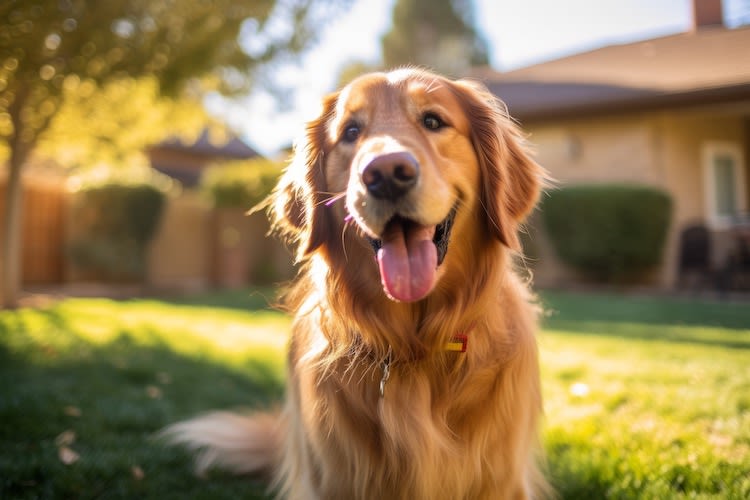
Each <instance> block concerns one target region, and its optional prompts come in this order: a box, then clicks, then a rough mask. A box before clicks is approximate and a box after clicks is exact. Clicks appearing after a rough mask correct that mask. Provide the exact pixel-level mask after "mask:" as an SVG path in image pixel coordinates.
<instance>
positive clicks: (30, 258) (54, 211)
mask: <svg viewBox="0 0 750 500" xmlns="http://www.w3.org/2000/svg"><path fill="white" fill-rule="evenodd" d="M23 189H24V192H23V223H22V234H23V237H22V245H23V247H22V251H21V258H22V272H21V281H22V283H23V284H24V285H29V284H32V285H33V284H56V283H62V282H63V279H64V268H65V219H66V217H65V214H66V210H67V208H66V204H67V192H66V191H65V186H64V181H62V180H60V179H54V180H43V179H24V184H23ZM5 203H6V179H5V178H2V177H0V225H2V224H3V222H2V221H4V220H5Z"/></svg>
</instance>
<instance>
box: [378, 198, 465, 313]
mask: <svg viewBox="0 0 750 500" xmlns="http://www.w3.org/2000/svg"><path fill="white" fill-rule="evenodd" d="M455 217H456V208H455V207H454V208H453V209H452V210H451V211H450V213H449V214H448V216H447V217H446V218H445V220H443V222H441V223H440V224H438V225H436V226H422V225H420V224H418V223H416V222H414V221H412V220H410V219H405V218H403V217H400V216H396V217H394V218H392V219H391V220H390V221H389V222H388V224H387V225H386V227H385V230H384V231H383V234H382V235H381V237H380V239H372V238H370V239H369V240H370V244H371V245H372V247H373V249H374V250H375V253H376V255H377V260H378V267H379V269H380V280H381V282H382V284H383V290H384V291H385V293H386V294H387V295H388V296H389V297H390V298H391V299H393V300H397V301H401V302H415V301H418V300H421V299H423V298H424V297H426V296H427V294H429V293H430V292H431V291H432V289H433V288H434V286H435V281H436V277H437V268H438V267H439V266H440V264H442V263H443V260H444V259H445V255H446V254H447V252H448V243H449V241H450V234H451V229H452V228H453V222H454V220H455Z"/></svg>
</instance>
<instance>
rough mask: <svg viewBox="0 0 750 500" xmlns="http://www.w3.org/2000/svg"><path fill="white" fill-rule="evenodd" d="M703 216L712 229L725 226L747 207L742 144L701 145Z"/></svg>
mask: <svg viewBox="0 0 750 500" xmlns="http://www.w3.org/2000/svg"><path fill="white" fill-rule="evenodd" d="M703 166H704V173H705V189H706V219H707V221H708V223H709V225H711V226H712V227H714V228H715V229H721V228H726V227H727V226H729V225H730V224H731V223H732V220H733V219H734V218H736V217H738V216H740V215H742V214H744V212H745V211H746V210H747V199H746V192H745V163H744V159H743V157H742V148H741V147H740V145H739V144H736V143H730V142H711V143H707V144H706V145H704V147H703Z"/></svg>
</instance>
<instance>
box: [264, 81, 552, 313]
mask: <svg viewBox="0 0 750 500" xmlns="http://www.w3.org/2000/svg"><path fill="white" fill-rule="evenodd" d="M542 178H543V171H542V169H541V168H540V167H539V166H538V165H537V164H536V163H535V162H534V161H533V160H532V159H531V158H530V157H529V155H528V154H527V152H526V150H525V147H524V144H523V139H522V137H521V135H520V132H519V130H518V128H517V127H516V126H515V125H514V124H513V122H512V120H511V119H510V118H509V116H508V114H507V112H506V110H505V107H504V105H503V104H502V103H501V102H500V101H499V100H498V99H497V98H495V97H494V96H493V95H492V94H490V92H489V91H488V90H487V89H486V88H484V86H482V85H480V84H477V83H473V82H470V81H464V80H459V81H451V80H448V79H446V78H443V77H440V76H438V75H435V74H432V73H428V72H425V71H421V70H414V69H403V70H397V71H393V72H390V73H373V74H368V75H365V76H362V77H360V78H358V79H356V80H354V81H353V82H352V83H350V84H349V85H347V86H346V87H345V88H344V89H342V90H341V91H340V92H338V93H335V94H332V95H330V96H328V97H327V98H326V99H325V100H324V101H323V110H322V112H321V114H320V116H319V117H318V118H317V119H315V120H313V121H312V122H310V123H309V124H308V126H307V134H306V137H305V140H304V142H303V143H302V144H298V145H297V149H296V154H295V158H294V160H293V162H292V164H291V165H290V166H289V168H288V169H287V171H286V172H285V174H284V175H283V177H282V179H281V181H280V182H279V184H278V186H277V188H276V190H275V191H274V194H273V195H272V196H273V209H272V216H273V219H274V222H275V225H276V227H277V228H280V229H281V230H282V231H283V232H285V233H286V234H288V235H290V236H292V238H293V239H294V240H295V241H296V243H297V245H298V257H299V258H300V259H304V258H306V257H308V256H310V255H311V254H313V253H315V252H318V251H322V252H324V254H325V255H328V256H330V255H331V253H332V252H333V251H334V250H335V248H334V247H336V248H338V247H341V246H342V245H344V244H345V242H346V240H347V239H348V238H352V239H353V240H355V241H353V242H352V245H354V246H355V247H356V248H357V249H358V250H359V251H364V250H366V251H368V252H373V251H374V252H375V254H376V256H377V269H378V270H379V275H380V280H381V283H382V286H383V290H384V292H385V293H386V294H387V295H388V296H389V297H390V298H392V299H395V300H398V301H403V302H414V301H418V300H420V299H422V298H424V297H426V296H427V295H428V294H429V293H430V292H431V291H432V289H433V288H434V286H435V284H436V282H437V281H438V280H439V279H440V275H441V267H442V265H443V262H444V261H445V259H446V257H447V256H448V255H449V254H450V249H451V247H452V246H453V245H454V244H455V243H454V240H455V239H456V238H458V237H461V238H462V239H464V238H467V239H468V235H469V234H471V235H473V240H474V243H465V244H487V243H490V244H491V243H492V242H497V243H500V244H503V245H505V246H507V247H509V248H511V249H517V248H518V246H519V243H518V239H517V236H516V231H517V228H518V224H519V222H520V221H521V220H522V219H523V218H524V217H525V215H526V214H527V213H528V212H529V211H530V210H531V208H532V207H533V205H534V204H535V202H536V199H537V197H538V193H539V189H540V181H541V179H542ZM454 226H455V227H454ZM462 229H463V231H462ZM462 232H463V233H465V234H461V233H462ZM350 251H351V250H350ZM359 265H361V266H366V265H371V264H370V262H369V261H365V262H362V263H360V264H359ZM372 265H373V267H374V266H375V264H372Z"/></svg>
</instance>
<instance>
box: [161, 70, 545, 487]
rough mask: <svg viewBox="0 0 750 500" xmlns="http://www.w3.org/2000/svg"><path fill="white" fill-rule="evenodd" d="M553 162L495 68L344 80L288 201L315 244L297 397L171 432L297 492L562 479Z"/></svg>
mask: <svg viewBox="0 0 750 500" xmlns="http://www.w3.org/2000/svg"><path fill="white" fill-rule="evenodd" d="M544 179H545V174H544V171H543V170H542V169H541V167H539V166H538V165H537V164H536V163H535V162H534V161H533V159H532V158H531V157H530V156H529V153H528V152H527V150H526V149H525V145H524V140H523V137H522V135H521V133H520V131H519V129H518V128H517V127H516V125H515V124H514V122H513V121H512V119H511V118H510V117H509V116H508V113H507V111H506V109H505V107H504V105H503V104H502V103H501V102H500V101H499V100H498V99H497V98H495V97H494V96H493V95H492V94H490V93H489V91H488V90H487V89H486V88H484V87H483V86H482V85H481V84H478V83H474V82H471V81H465V80H458V81H453V80H449V79H447V78H444V77H441V76H439V75H436V74H433V73H429V72H426V71H422V70H417V69H400V70H396V71H392V72H389V73H373V74H368V75H365V76H361V77H359V78H357V79H356V80H354V81H353V82H352V83H350V84H349V85H347V86H346V87H345V88H344V89H343V90H341V91H339V92H337V93H335V94H333V95H330V96H328V97H327V98H326V99H325V100H324V101H323V106H322V112H321V114H320V116H319V117H318V118H317V119H314V120H313V121H311V122H310V123H309V124H308V126H307V130H306V136H305V138H304V141H303V142H302V143H300V144H298V145H297V149H296V153H295V157H294V159H293V161H292V163H291V164H290V166H289V167H288V168H287V170H286V171H285V173H284V175H283V176H282V178H281V180H280V182H279V184H278V186H277V187H276V189H275V190H274V192H273V194H272V195H271V198H270V202H269V206H270V212H271V217H272V219H273V222H274V225H275V227H276V228H277V229H278V230H279V231H281V232H282V233H283V234H284V235H286V236H287V237H289V238H290V239H291V240H292V242H293V244H294V245H295V247H296V249H297V256H298V260H299V261H300V263H301V268H300V272H299V275H298V277H297V279H296V282H295V284H294V285H293V287H292V289H291V291H290V292H289V294H288V296H287V297H286V301H287V304H286V305H287V306H288V307H289V308H290V309H291V310H292V311H293V312H294V315H295V316H294V321H293V326H292V332H291V338H290V343H289V354H288V388H287V393H286V397H285V402H284V405H283V408H282V409H281V410H280V411H279V412H278V413H258V414H254V415H253V414H250V415H244V416H243V415H236V414H231V413H222V412H220V413H212V414H208V415H205V416H203V417H198V418H197V419H195V420H190V421H187V422H183V423H178V424H176V425H174V426H172V427H171V428H169V429H168V431H167V434H168V435H170V436H171V438H172V440H173V441H175V442H178V443H183V444H187V445H188V446H190V447H192V448H194V449H195V450H198V451H199V452H200V454H199V459H198V461H199V463H198V465H199V467H200V468H203V469H205V468H207V467H211V466H221V467H226V468H229V469H231V470H235V471H237V472H241V473H268V474H270V475H271V477H272V478H273V482H272V488H273V489H274V490H275V491H276V492H277V493H278V494H279V495H280V496H282V497H286V498H292V499H323V500H328V499H410V500H413V499H417V500H422V499H425V500H434V499H482V498H484V499H493V500H497V499H521V498H538V497H540V496H543V495H544V494H545V492H546V486H545V481H544V478H543V475H542V474H541V473H540V468H539V465H538V461H539V456H538V455H539V453H538V451H539V443H538V429H537V427H538V425H539V421H540V415H541V411H542V402H541V394H540V392H541V391H540V382H539V366H538V356H537V346H536V340H535V332H536V328H537V307H536V306H535V305H534V303H533V298H532V296H531V294H530V292H529V291H528V289H527V286H526V283H525V282H524V280H522V279H520V278H519V276H518V275H517V274H516V272H515V271H514V254H518V253H519V252H520V247H519V241H518V238H517V230H518V228H519V224H520V223H521V221H522V220H523V219H524V217H525V216H526V215H527V214H528V213H529V211H530V210H531V209H532V208H533V206H534V204H535V203H536V200H537V197H538V195H539V191H540V187H541V184H542V183H543V181H544Z"/></svg>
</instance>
